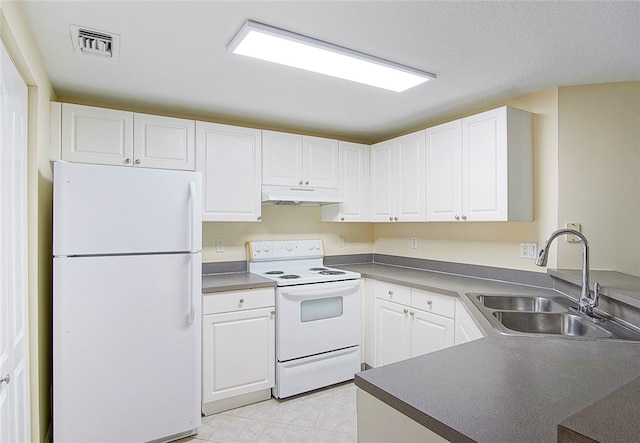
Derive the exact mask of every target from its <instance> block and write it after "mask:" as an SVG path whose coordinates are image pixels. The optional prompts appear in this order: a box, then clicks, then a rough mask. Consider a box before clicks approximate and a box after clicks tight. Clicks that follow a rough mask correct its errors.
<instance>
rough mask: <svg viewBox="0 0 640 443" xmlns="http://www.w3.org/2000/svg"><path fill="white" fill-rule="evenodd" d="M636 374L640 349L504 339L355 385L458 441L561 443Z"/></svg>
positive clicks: (364, 375)
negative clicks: (560, 430) (564, 426)
mask: <svg viewBox="0 0 640 443" xmlns="http://www.w3.org/2000/svg"><path fill="white" fill-rule="evenodd" d="M638 376H640V344H629V343H619V342H617V343H616V342H609V343H604V342H588V341H572V340H555V339H537V338H528V337H506V336H505V337H489V338H485V339H481V340H475V341H473V342H469V343H465V344H463V345H459V346H454V347H452V348H447V349H443V350H441V351H438V352H434V353H431V354H426V355H423V356H420V357H415V358H412V359H409V360H405V361H401V362H398V363H394V364H391V365H387V366H383V367H380V368H376V369H371V370H368V371H364V372H361V373H359V374H357V375H356V381H355V383H356V386H358V387H359V388H362V389H363V390H365V391H367V392H368V393H369V394H372V395H373V396H375V397H376V398H378V399H379V400H381V401H383V402H385V403H387V404H388V405H390V406H392V407H394V408H395V409H397V410H398V411H400V412H402V413H403V414H405V415H407V416H409V417H410V418H412V419H413V420H415V421H417V422H418V423H420V424H422V425H424V426H426V427H428V428H429V429H431V430H432V431H434V432H436V433H438V434H439V435H441V436H442V437H444V438H446V439H448V440H450V441H453V442H468V441H477V442H488V443H489V442H490V443H494V442H555V441H556V439H557V426H558V424H559V423H561V422H562V421H564V420H566V419H567V418H569V417H570V416H572V415H574V414H576V413H579V412H580V411H582V410H584V408H586V407H587V406H589V405H590V404H592V403H593V402H595V401H597V400H600V399H602V398H603V397H604V396H606V395H608V394H610V393H611V392H613V391H615V390H616V389H618V388H620V387H621V386H624V385H625V384H627V383H630V382H631V381H632V380H634V379H635V378H637V377H638ZM614 403H615V400H614ZM624 404H625V405H627V408H621V409H622V411H620V412H621V413H622V414H624V415H622V416H618V419H619V421H621V422H624V423H626V422H629V423H631V422H633V421H636V420H637V416H638V406H637V398H632V399H628V401H626V402H625V403H624ZM628 407H630V408H631V409H629V408H628ZM598 413H599V414H601V416H600V420H602V421H606V418H604V417H605V416H606V415H607V414H608V411H607V410H600V411H598ZM577 424H578V427H579V428H581V426H580V425H581V423H577ZM623 429H624V428H623ZM621 431H622V430H621V429H619V430H617V432H618V433H619V432H621ZM623 435H629V434H627V433H626V432H623ZM602 441H609V440H602Z"/></svg>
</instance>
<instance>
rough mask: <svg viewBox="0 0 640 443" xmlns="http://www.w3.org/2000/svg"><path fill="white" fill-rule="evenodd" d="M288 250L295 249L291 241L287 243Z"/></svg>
mask: <svg viewBox="0 0 640 443" xmlns="http://www.w3.org/2000/svg"><path fill="white" fill-rule="evenodd" d="M287 251H289V252H291V251H293V245H292V244H291V243H287Z"/></svg>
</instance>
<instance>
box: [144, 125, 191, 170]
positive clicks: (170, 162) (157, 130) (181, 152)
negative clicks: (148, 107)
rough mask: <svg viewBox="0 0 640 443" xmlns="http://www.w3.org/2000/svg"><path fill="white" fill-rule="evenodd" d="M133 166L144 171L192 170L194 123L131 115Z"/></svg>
mask: <svg viewBox="0 0 640 443" xmlns="http://www.w3.org/2000/svg"><path fill="white" fill-rule="evenodd" d="M133 124H134V143H133V153H134V155H133V157H134V159H133V164H134V166H142V167H144V168H159V169H179V170H183V171H193V170H194V169H195V141H194V140H195V122H194V121H193V120H185V119H182V118H173V117H163V116H160V115H148V114H134V116H133Z"/></svg>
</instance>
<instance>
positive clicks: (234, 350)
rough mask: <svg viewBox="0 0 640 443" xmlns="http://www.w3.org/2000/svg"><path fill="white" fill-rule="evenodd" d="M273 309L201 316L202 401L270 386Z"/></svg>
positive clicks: (273, 360)
mask: <svg viewBox="0 0 640 443" xmlns="http://www.w3.org/2000/svg"><path fill="white" fill-rule="evenodd" d="M274 312H275V311H274V309H273V308H272V307H269V308H261V309H249V310H246V311H237V312H225V313H222V314H213V315H205V316H204V317H203V324H202V349H203V353H202V358H203V359H204V361H203V370H204V371H203V374H202V401H203V403H206V402H210V401H215V400H221V399H224V398H229V397H233V396H236V395H243V394H248V393H250V392H255V391H259V390H261V389H269V388H271V387H273V385H274V381H275V353H276V350H275V320H274Z"/></svg>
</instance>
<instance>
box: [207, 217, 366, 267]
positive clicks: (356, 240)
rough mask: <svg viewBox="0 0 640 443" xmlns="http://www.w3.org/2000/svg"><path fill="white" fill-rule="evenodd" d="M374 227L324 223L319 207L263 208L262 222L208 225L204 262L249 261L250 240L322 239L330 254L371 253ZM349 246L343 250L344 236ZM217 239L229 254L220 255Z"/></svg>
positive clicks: (356, 224) (210, 223)
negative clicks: (342, 239) (247, 245)
mask: <svg viewBox="0 0 640 443" xmlns="http://www.w3.org/2000/svg"><path fill="white" fill-rule="evenodd" d="M372 233H373V225H372V224H370V223H324V222H321V221H320V207H319V206H275V205H273V206H263V207H262V222H260V223H213V222H209V223H204V224H203V229H202V249H203V253H202V259H203V261H204V262H220V261H235V260H246V252H245V242H246V241H249V240H290V239H291V240H293V239H302V240H303V239H316V238H317V239H321V240H323V242H324V246H325V252H326V254H327V255H342V254H361V253H370V252H372V249H371V246H372V245H371V239H372ZM341 235H342V236H344V238H345V246H344V247H339V246H338V242H339V238H340V236H341ZM216 239H224V241H225V252H224V253H217V252H216Z"/></svg>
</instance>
